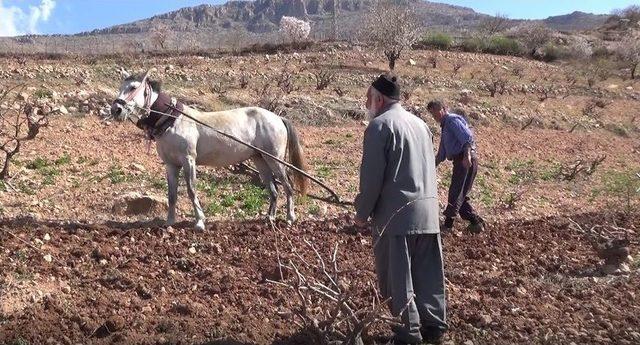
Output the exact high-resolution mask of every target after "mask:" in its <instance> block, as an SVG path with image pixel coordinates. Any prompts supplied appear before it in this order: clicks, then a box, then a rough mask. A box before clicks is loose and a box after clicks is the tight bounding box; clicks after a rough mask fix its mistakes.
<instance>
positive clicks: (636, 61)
mask: <svg viewBox="0 0 640 345" xmlns="http://www.w3.org/2000/svg"><path fill="white" fill-rule="evenodd" d="M616 53H617V54H618V56H619V57H620V58H621V59H622V60H623V61H625V62H627V63H629V67H630V68H631V79H635V78H636V71H637V69H638V65H640V40H638V39H637V38H634V37H628V38H627V39H625V40H624V41H622V42H620V43H619V44H618V46H617V48H616Z"/></svg>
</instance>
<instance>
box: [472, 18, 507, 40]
mask: <svg viewBox="0 0 640 345" xmlns="http://www.w3.org/2000/svg"><path fill="white" fill-rule="evenodd" d="M508 27H509V17H507V16H506V15H505V14H501V13H496V15H495V16H493V17H487V18H485V19H483V20H482V21H480V24H479V25H478V31H480V32H481V33H483V34H485V35H487V36H493V35H495V34H497V33H500V32H503V31H504V30H506V29H507V28H508Z"/></svg>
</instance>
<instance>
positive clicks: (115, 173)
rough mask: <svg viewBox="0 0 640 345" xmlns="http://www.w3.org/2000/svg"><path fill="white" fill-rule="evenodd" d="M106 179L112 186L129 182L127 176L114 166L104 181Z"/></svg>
mask: <svg viewBox="0 0 640 345" xmlns="http://www.w3.org/2000/svg"><path fill="white" fill-rule="evenodd" d="M105 178H106V179H109V181H111V183H112V184H118V183H122V182H126V181H127V174H126V173H125V172H124V171H123V170H122V168H120V167H119V166H116V165H112V166H111V168H109V171H108V172H107V174H106V175H105V177H104V178H103V179H105Z"/></svg>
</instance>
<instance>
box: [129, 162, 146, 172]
mask: <svg viewBox="0 0 640 345" xmlns="http://www.w3.org/2000/svg"><path fill="white" fill-rule="evenodd" d="M129 168H130V169H131V170H133V171H137V172H145V171H147V169H146V168H145V167H144V165H142V164H138V163H131V165H129Z"/></svg>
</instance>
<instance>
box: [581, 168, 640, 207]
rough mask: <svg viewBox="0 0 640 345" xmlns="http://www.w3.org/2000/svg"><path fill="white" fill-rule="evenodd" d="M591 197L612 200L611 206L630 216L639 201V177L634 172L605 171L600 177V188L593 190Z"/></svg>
mask: <svg viewBox="0 0 640 345" xmlns="http://www.w3.org/2000/svg"><path fill="white" fill-rule="evenodd" d="M592 194H593V197H597V196H601V195H603V196H607V197H610V198H612V199H614V200H615V201H616V203H617V205H615V204H614V205H612V206H614V207H618V208H621V209H623V210H624V212H625V213H627V214H631V213H632V212H633V211H634V210H635V209H636V207H637V203H638V201H639V200H640V177H638V176H637V175H636V171H632V170H629V171H607V172H605V173H604V175H603V176H602V186H601V187H599V188H596V189H594V191H593V193H592Z"/></svg>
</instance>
